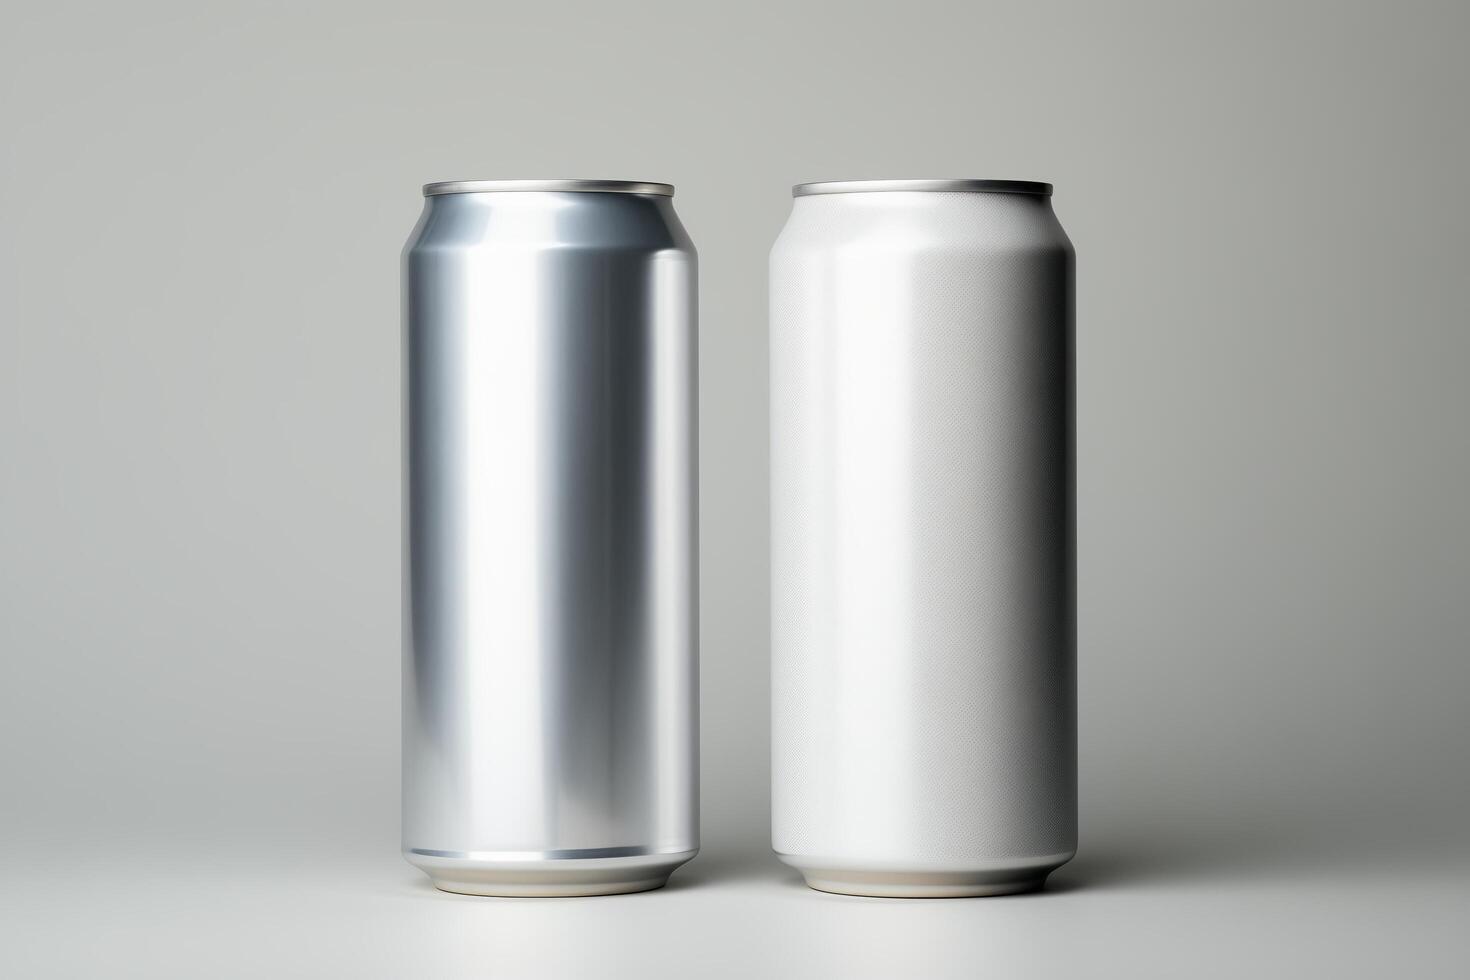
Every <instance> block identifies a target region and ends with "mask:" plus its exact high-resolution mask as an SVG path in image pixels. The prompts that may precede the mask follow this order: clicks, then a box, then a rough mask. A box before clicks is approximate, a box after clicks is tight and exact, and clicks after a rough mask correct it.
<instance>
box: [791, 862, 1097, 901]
mask: <svg viewBox="0 0 1470 980" xmlns="http://www.w3.org/2000/svg"><path fill="white" fill-rule="evenodd" d="M776 856H777V857H779V858H780V859H781V860H782V861H784V862H785V863H786V864H789V865H791V866H792V867H793V868H796V869H797V870H798V871H800V872H801V875H802V877H803V878H805V879H806V883H807V886H808V887H809V888H813V889H815V890H816V891H819V892H831V893H832V894H834V895H859V896H863V897H867V898H982V897H985V896H990V895H1019V894H1021V893H1023V892H1032V891H1037V890H1039V889H1040V888H1041V887H1042V885H1043V884H1045V883H1046V878H1047V876H1048V875H1050V874H1051V873H1052V872H1053V871H1055V870H1056V869H1057V868H1059V867H1061V866H1062V865H1063V864H1065V863H1066V862H1067V861H1069V860H1071V857H1072V855H1070V854H1068V855H1065V856H1062V855H1058V856H1057V857H1055V858H1047V859H1046V860H1045V861H1044V862H1041V863H1035V864H1025V865H1018V866H1016V867H1011V868H995V869H973V870H963V871H953V870H939V869H930V868H902V867H884V868H877V867H872V868H858V867H853V866H851V865H849V866H845V867H843V866H834V865H833V864H832V863H827V862H823V861H820V860H817V861H813V860H810V859H805V858H799V857H792V856H791V855H789V854H779V853H778V854H777V855H776Z"/></svg>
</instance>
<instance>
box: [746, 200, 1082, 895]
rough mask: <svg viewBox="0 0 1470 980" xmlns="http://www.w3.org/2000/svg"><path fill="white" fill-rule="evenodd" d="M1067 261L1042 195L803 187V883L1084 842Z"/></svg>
mask: <svg viewBox="0 0 1470 980" xmlns="http://www.w3.org/2000/svg"><path fill="white" fill-rule="evenodd" d="M1034 186H1045V185H1034ZM1073 266H1074V254H1073V251H1072V246H1071V244H1070V243H1069V242H1068V240H1067V237H1066V235H1065V233H1064V232H1063V231H1062V228H1061V226H1060V224H1058V222H1057V219H1056V216H1055V215H1054V214H1053V213H1052V209H1051V201H1050V198H1049V197H1046V196H1042V195H1040V194H1014V193H971V192H968V191H965V192H943V191H939V192H936V191H930V190H927V189H925V190H923V191H922V192H916V191H906V190H899V191H893V190H889V189H887V188H886V187H885V188H884V189H883V190H882V192H880V193H861V192H851V193H843V194H832V195H815V196H801V197H798V198H797V200H796V201H795V204H794V206H793V210H792V214H791V218H790V220H789V221H788V223H787V225H786V227H785V229H784V230H783V231H782V233H781V236H780V238H779V240H778V241H777V242H776V245H775V248H774V249H773V251H772V254H771V480H772V496H771V509H772V632H773V636H772V640H773V648H772V687H773V692H772V693H773V697H772V712H773V726H774V731H773V759H772V763H773V786H772V795H773V801H772V803H773V823H772V831H773V835H772V836H773V843H774V847H775V849H776V851H777V853H778V854H779V855H780V857H781V858H782V860H784V861H785V862H786V863H788V864H791V865H793V866H794V867H797V868H798V869H800V870H801V871H802V873H803V874H804V875H805V876H806V878H807V881H808V883H809V884H810V885H812V886H813V887H814V888H818V889H822V890H826V891H836V892H847V893H852V894H861V895H885V896H932V897H938V896H955V895H986V894H1002V893H1007V892H1015V891H1025V890H1029V889H1033V888H1036V887H1039V886H1040V885H1041V883H1042V881H1043V880H1044V879H1045V877H1046V875H1047V874H1048V873H1049V872H1050V871H1051V870H1053V869H1054V868H1056V867H1058V866H1059V865H1061V864H1062V863H1064V862H1065V861H1067V860H1068V859H1069V858H1070V857H1071V855H1072V854H1073V853H1074V851H1075V849H1076V716H1075V697H1076V694H1075V616H1074V594H1073V593H1074V585H1073V583H1074V558H1073V525H1072V482H1071V481H1072V447H1071V433H1072V342H1073V337H1072V333H1073Z"/></svg>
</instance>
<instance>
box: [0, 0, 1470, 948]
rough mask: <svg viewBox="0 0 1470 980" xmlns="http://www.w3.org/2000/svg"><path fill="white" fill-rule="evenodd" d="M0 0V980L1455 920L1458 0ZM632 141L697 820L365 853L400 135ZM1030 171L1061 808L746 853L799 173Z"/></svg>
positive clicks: (1309, 935)
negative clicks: (680, 825) (660, 285)
mask: <svg viewBox="0 0 1470 980" xmlns="http://www.w3.org/2000/svg"><path fill="white" fill-rule="evenodd" d="M4 21H5V23H4V28H3V30H0V78H3V86H4V88H3V92H4V97H3V99H0V133H3V139H0V391H3V394H4V398H5V401H4V405H5V410H4V411H3V412H0V459H3V466H4V470H3V478H0V744H3V746H4V747H3V749H0V785H3V787H4V790H3V793H0V799H3V804H0V831H3V832H0V849H3V851H4V854H3V860H4V866H5V869H6V871H5V875H4V877H3V881H0V962H4V961H7V960H8V961H9V962H10V966H9V967H8V968H7V969H6V970H5V972H7V973H10V974H12V975H15V976H31V977H39V976H51V975H54V976H85V975H110V976H128V975H138V976H155V977H156V976H168V975H184V974H194V975H197V972H198V971H199V970H205V969H207V970H208V972H210V973H211V974H213V975H216V976H231V975H240V976H251V975H255V976H258V975H262V974H269V975H275V976H293V975H312V976H322V975H333V974H334V973H338V972H341V973H347V972H351V973H352V974H355V975H359V976H372V975H384V976H388V975H405V974H411V973H416V972H421V973H422V975H438V976H451V975H461V974H471V973H474V974H477V975H478V974H484V973H486V972H488V973H490V974H491V975H504V976H538V977H540V976H562V975H567V976H589V975H604V976H617V975H625V974H626V975H632V973H633V972H635V971H636V972H638V973H639V975H642V976H660V975H670V976H674V975H678V976H690V975H729V976H760V975H787V974H790V975H823V974H824V973H827V972H830V974H831V975H833V976H836V975H839V974H842V975H864V974H866V973H873V972H885V971H886V972H887V973H888V974H889V975H897V974H896V973H895V972H894V971H901V972H924V973H927V974H928V975H932V976H945V975H950V974H955V975H958V974H971V975H972V974H973V973H974V972H975V971H976V970H977V969H984V968H997V969H1005V970H1007V971H1008V972H1009V973H1010V974H1012V975H1031V974H1040V975H1062V974H1067V975H1077V971H1078V970H1079V969H1085V971H1086V973H1087V975H1094V976H1096V975H1104V974H1107V973H1110V972H1113V973H1116V974H1117V975H1119V976H1122V975H1127V976H1134V977H1136V976H1148V975H1179V974H1180V973H1181V972H1182V973H1187V974H1192V975H1195V976H1204V975H1215V974H1218V975H1238V974H1239V973H1240V972H1241V971H1243V970H1247V969H1249V970H1252V971H1254V972H1265V973H1268V974H1271V973H1288V972H1292V971H1300V970H1303V969H1309V968H1310V969H1312V970H1327V969H1329V968H1331V970H1332V972H1334V973H1335V974H1336V975H1340V976H1346V975H1352V974H1354V973H1355V972H1362V973H1364V974H1375V973H1377V974H1381V973H1382V972H1383V971H1385V970H1387V969H1390V968H1396V969H1398V970H1402V969H1406V968H1416V969H1417V971H1418V972H1421V973H1423V974H1425V975H1436V974H1438V975H1443V974H1444V973H1445V972H1446V971H1448V970H1450V969H1451V967H1450V964H1452V963H1454V962H1457V961H1458V960H1457V959H1456V958H1457V957H1459V956H1462V955H1463V954H1465V953H1466V952H1470V950H1467V949H1466V941H1465V938H1464V933H1463V928H1462V927H1463V922H1462V921H1460V920H1461V919H1462V918H1463V909H1464V908H1465V907H1466V904H1467V899H1470V887H1467V876H1470V849H1467V844H1466V831H1465V827H1466V820H1465V814H1466V812H1467V808H1470V782H1467V779H1466V776H1465V772H1466V770H1465V760H1466V758H1467V751H1470V732H1467V717H1470V712H1467V710H1466V698H1467V691H1470V658H1467V646H1470V557H1467V556H1470V516H1467V515H1470V510H1467V507H1466V503H1465V502H1466V500H1467V499H1470V436H1467V431H1470V429H1467V424H1466V420H1467V419H1470V385H1467V383H1466V370H1467V364H1470V299H1467V295H1470V294H1467V291H1466V284H1465V268H1466V265H1467V259H1470V240H1467V232H1466V229H1467V227H1470V221H1467V219H1470V189H1467V185H1466V180H1465V175H1466V174H1467V173H1470V130H1467V127H1466V126H1465V122H1464V100H1465V95H1466V92H1467V91H1470V62H1467V60H1466V59H1465V58H1464V52H1463V47H1464V43H1465V40H1466V38H1467V32H1470V12H1467V8H1466V7H1465V6H1464V5H1459V4H1453V3H1443V4H1438V3H1434V4H1431V3H1404V4H1393V5H1389V4H1357V3H1271V4H1266V3H1229V4H1226V3H1219V4H1206V3H1194V2H1189V3H1178V4H1168V3H1159V4H1152V3H1118V4H1106V5H1101V4H1088V3H1080V2H1078V3H1036V4H1015V3H1006V4H994V3H958V2H956V3H938V2H927V0H920V2H915V3H908V4H901V5H895V4H878V3H867V2H855V3H843V4H836V3H833V4H812V3H797V4H790V5H775V4H771V5H762V4H747V5H719V4H703V3H666V4H665V3H658V4H637V3H634V4H616V5H610V4H596V3H586V2H565V3H554V4H527V3H521V4H500V3H487V2H477V3H446V2H437V0H430V2H425V3H414V4H408V3H392V4H390V3H377V2H372V3H352V4H348V3H338V2H322V3H304V4H303V3H297V4H288V3H273V2H271V3H252V4H244V3H220V4H199V3H177V4H160V3H151V2H141V3H130V4H124V5H118V4H103V3H77V4H43V3H29V2H23V3H16V4H12V5H11V6H9V7H8V8H7V9H6V13H5V16H4ZM493 176H504V177H516V176H578V177H613V178H633V179H647V180H660V181H670V182H672V183H674V184H676V185H677V187H678V193H677V196H676V198H675V201H676V206H677V208H678V210H679V213H680V215H681V216H682V218H683V220H684V223H685V224H686V226H687V227H688V229H689V231H690V233H691V235H692V236H693V238H694V240H695V242H696V244H697V245H698V247H699V251H700V256H701V277H702V278H701V293H702V303H701V316H702V321H701V331H700V343H701V350H700V384H701V392H700V412H701V414H700V420H699V427H700V428H699V431H700V438H701V474H700V490H701V503H700V507H701V526H700V533H701V544H702V555H701V577H702V579H701V593H702V600H701V617H702V630H701V632H702V645H703V646H702V674H703V685H702V703H701V707H702V716H703V744H702V760H703V789H702V806H703V828H704V845H705V846H704V851H703V853H702V855H701V856H700V857H699V858H698V859H697V860H696V861H695V862H694V863H692V864H691V865H689V866H688V867H687V868H686V869H685V870H683V871H681V872H679V873H678V874H677V875H676V876H675V879H674V882H675V883H674V885H673V886H671V888H670V889H668V890H667V891H664V892H659V893H650V894H648V895H645V896H629V897H626V898H618V899H602V900H585V901H583V902H581V903H578V902H575V901H552V902H547V903H541V904H536V903H526V902H519V903H517V902H497V901H484V900H482V901H478V902H477V901H476V900H473V899H465V898H455V897H453V896H444V895H439V894H437V893H434V892H432V891H431V890H430V889H429V888H428V886H427V883H426V882H425V881H424V880H423V879H422V876H421V875H419V873H418V872H416V871H415V870H413V869H412V868H410V867H409V866H408V865H407V864H405V863H403V862H402V860H401V859H400V858H399V856H398V854H397V846H398V844H397V834H398V737H399V731H398V717H399V716H398V699H399V635H400V616H399V594H400V593H399V590H400V580H399V557H400V555H399V552H400V539H399V505H400V462H399V372H400V366H399V353H400V346H399V345H400V337H399V297H398V288H399V287H398V253H399V249H400V248H401V246H402V244H403V241H404V240H405V238H406V237H407V235H408V233H409V230H410V228H411V227H412V225H413V223H414V221H415V219H416V217H417V215H418V212H419V209H420V207H421V199H420V197H419V187H420V185H421V184H423V183H424V182H426V181H430V180H440V179H450V178H460V177H493ZM867 176H975V177H999V178H1015V179H1031V180H1046V181H1051V182H1053V183H1054V184H1055V185H1056V189H1057V190H1056V197H1055V206H1056V209H1057V213H1058V215H1059V216H1060V217H1061V219H1062V222H1063V224H1064V225H1065V226H1066V228H1067V230H1068V232H1069V234H1070V235H1071V237H1072V239H1073V241H1074V243H1075V244H1076V246H1077V251H1078V256H1079V264H1078V269H1079V277H1078V292H1079V315H1078V379H1079V380H1078V406H1079V415H1078V436H1079V439H1078V502H1079V505H1078V506H1079V532H1078V538H1079V594H1080V608H1079V613H1080V708H1081V712H1080V718H1081V765H1082V770H1081V771H1082V781H1081V819H1082V849H1081V852H1080V854H1079V856H1078V858H1077V859H1076V861H1075V862H1074V863H1073V864H1072V865H1069V866H1068V867H1067V868H1066V869H1064V870H1063V871H1061V872H1059V873H1058V874H1057V875H1056V876H1055V878H1054V888H1053V889H1052V890H1051V891H1049V892H1047V893H1043V894H1041V895H1037V896H1030V897H1025V898H1017V899H1003V900H994V901H990V900H981V901H968V902H966V901H961V902H938V903H934V902H930V903H910V904H903V903H894V902H882V901H867V900H844V899H840V898H835V897H832V896H821V895H817V894H815V893H810V892H807V891H805V890H803V889H802V888H801V887H800V885H799V884H797V882H796V879H795V877H794V875H793V874H792V873H791V872H789V871H787V870H785V869H783V868H782V867H780V866H779V865H778V864H777V863H776V862H775V861H774V859H772V858H771V857H770V856H769V837H768V833H769V824H768V807H769V790H768V781H769V760H768V751H769V735H768V722H769V712H768V701H767V697H768V695H767V682H768V659H767V658H768V629H769V616H768V597H767V584H768V572H767V563H768V557H769V544H768V533H767V518H768V513H767V504H766V492H767V491H766V480H767V476H768V473H767V462H766V451H767V410H766V408H765V404H766V395H767V388H766V385H767V369H766V352H767V337H766V306H765V304H766V254H767V251H768V249H769V247H770V244H771V242H772V241H773V240H774V238H775V236H776V234H777V232H778V230H779V229H780V226H781V224H782V222H783V221H784V219H785V216H786V214H787V212H788V209H789V207H790V198H789V188H790V185H792V184H794V183H796V182H798V181H804V180H817V179H832V178H849V177H867Z"/></svg>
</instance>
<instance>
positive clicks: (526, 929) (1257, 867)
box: [0, 849, 1470, 978]
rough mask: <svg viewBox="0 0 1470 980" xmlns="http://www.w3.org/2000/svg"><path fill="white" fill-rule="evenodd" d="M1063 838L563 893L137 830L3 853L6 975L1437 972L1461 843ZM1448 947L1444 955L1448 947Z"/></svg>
mask: <svg viewBox="0 0 1470 980" xmlns="http://www.w3.org/2000/svg"><path fill="white" fill-rule="evenodd" d="M1210 864H1211V862H1210V861H1208V860H1206V861H1203V862H1190V861H1188V860H1180V862H1179V864H1178V866H1177V867H1169V866H1167V865H1150V864H1149V863H1148V862H1147V861H1144V860H1142V859H1141V858H1139V857H1137V856H1135V859H1131V860H1130V859H1129V858H1127V857H1126V856H1120V857H1119V859H1118V860H1117V861H1115V862H1113V863H1108V862H1105V861H1103V860H1101V859H1099V860H1098V861H1095V862H1087V861H1085V860H1079V862H1078V863H1077V864H1076V865H1075V866H1073V867H1071V868H1068V869H1064V870H1063V871H1061V872H1059V873H1058V874H1057V875H1056V877H1055V881H1054V883H1053V885H1052V886H1051V887H1050V888H1049V889H1048V890H1047V891H1045V892H1042V893H1039V894H1033V895H1024V896H1014V897H1007V898H984V899H935V900H927V901H924V900H907V901H906V900H897V899H859V898H844V897H840V896H835V895H824V894H820V893H818V892H813V891H811V890H809V889H807V888H805V887H803V886H801V885H800V884H798V883H797V882H796V881H795V880H794V878H793V877H792V876H791V875H790V874H787V873H786V872H785V871H784V869H782V868H781V867H780V866H779V865H777V864H776V863H775V862H774V860H772V859H767V858H762V857H761V856H760V855H757V854H753V853H752V854H743V855H741V854H735V853H725V854H718V853H716V854H710V855H706V856H704V857H702V858H701V859H699V860H697V861H696V862H695V863H693V864H691V865H689V866H687V867H686V868H685V869H684V870H683V871H680V872H678V873H677V874H676V875H675V876H674V879H673V882H672V883H671V884H670V885H669V887H667V888H665V889H663V890H661V891H656V892H646V893H643V894H639V895H625V896H613V897H607V898H582V899H488V898H471V897H465V896H458V895H447V894H444V893H442V892H438V891H435V890H434V889H433V888H432V887H430V886H429V884H428V882H427V879H425V878H424V877H423V876H422V875H420V874H419V873H418V872H416V871H414V870H413V869H412V868H410V867H408V866H407V865H406V864H403V863H402V862H400V861H399V860H398V859H397V858H396V856H395V855H393V854H391V853H389V854H380V853H372V852H369V851H368V850H366V849H364V850H362V851H359V852H352V851H346V850H340V851H334V852H332V853H329V854H327V855H318V857H317V858H316V859H315V860H309V859H307V857H306V856H305V855H303V856H302V857H301V858H300V859H293V858H291V857H290V856H288V855H286V854H283V853H279V852H278V853H274V854H254V853H249V852H245V853H236V854H233V855H227V856H211V855H208V854H205V853H200V854H199V855H198V857H197V859H196V860H191V861H190V862H189V863H188V864H187V865H184V864H180V863H178V861H177V858H176V857H175V858H173V859H172V861H171V860H170V858H169V857H168V856H167V855H166V854H163V853H152V852H149V851H147V850H143V851H137V852H133V853H129V854H125V855H116V854H114V855H112V856H108V857H100V858H98V860H97V861H96V862H95V863H92V862H89V863H88V864H86V865H85V866H84V865H81V864H72V865H70V866H67V867H63V868H61V869H59V870H58V869H57V868H56V867H55V866H54V865H46V864H43V863H41V862H40V861H39V860H34V859H33V860H30V861H22V862H21V863H20V866H19V867H17V863H16V862H15V861H12V862H10V863H9V864H7V867H6V876H5V878H4V881H3V884H0V909H3V926H0V929H3V930H4V933H3V934H0V940H3V944H0V949H3V953H0V966H3V965H4V964H6V963H8V964H9V967H8V968H6V969H5V970H4V972H5V973H6V974H7V975H9V976H13V977H27V978H30V977H85V976H109V977H158V976H210V977H264V976H270V977H328V976H338V977H357V978H369V977H408V976H423V977H439V978H452V977H534V978H557V977H581V978H586V977H634V976H637V977H645V978H660V977H670V978H674V977H751V978H760V977H786V976H791V977H801V976H833V977H894V978H898V977H906V976H907V977H928V978H945V977H977V976H1003V977H1090V976H1104V975H1111V976H1127V977H1182V976H1189V977H1242V976H1258V975H1259V976H1333V977H1357V976H1362V977H1371V976H1388V975H1400V976H1414V977H1427V976H1450V975H1459V970H1460V969H1461V968H1462V967H1463V960H1464V958H1465V957H1466V956H1470V946H1467V942H1466V936H1465V910H1466V908H1467V907H1470V888H1467V884H1466V881H1467V878H1466V873H1465V872H1466V866H1465V863H1464V862H1463V861H1461V862H1459V863H1458V864H1454V863H1447V862H1444V861H1412V860H1411V861H1407V862H1405V861H1383V860H1378V859H1372V858H1368V857H1364V858H1362V859H1359V860H1349V861H1343V860H1341V859H1340V858H1339V859H1335V860H1334V861H1326V860H1324V858H1323V857H1322V856H1320V855H1319V856H1315V857H1314V856H1313V855H1298V856H1297V858H1296V859H1287V860H1281V861H1266V860H1261V861H1254V862H1252V861H1248V860H1247V861H1241V860H1239V859H1238V858H1237V859H1233V860H1232V861H1231V862H1230V864H1232V865H1233V866H1231V867H1220V866H1218V865H1217V866H1215V867H1211V866H1210ZM1456 964H1459V966H1456Z"/></svg>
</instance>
